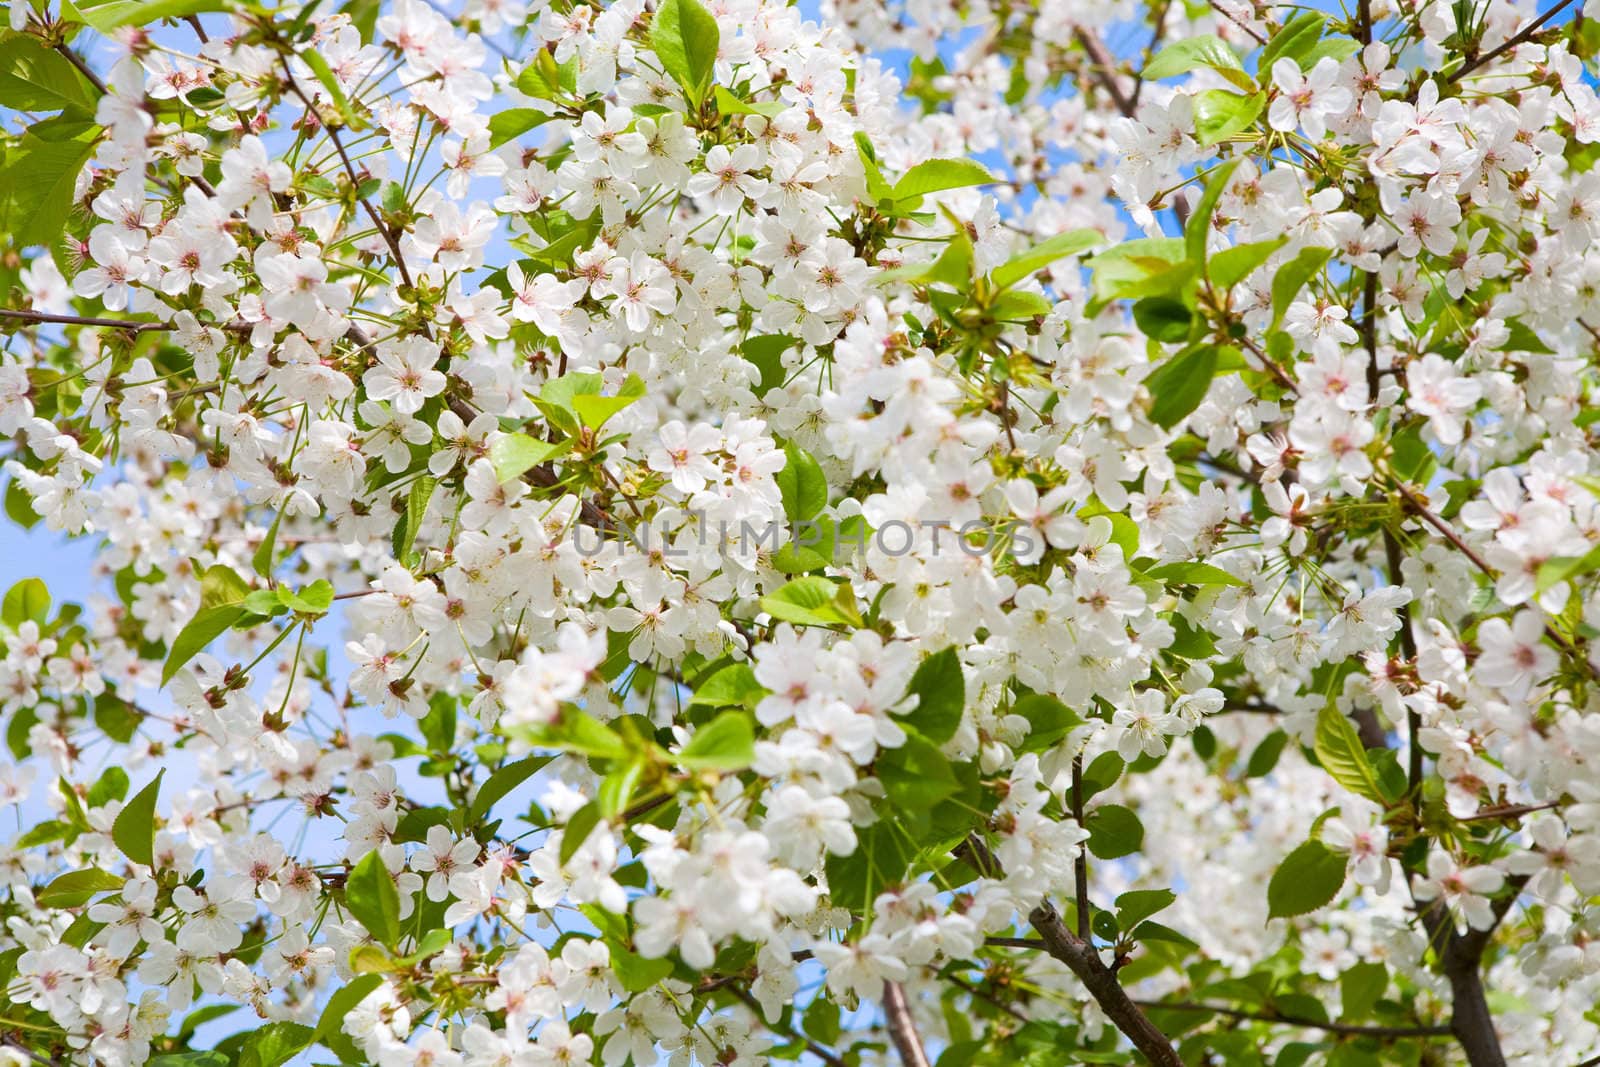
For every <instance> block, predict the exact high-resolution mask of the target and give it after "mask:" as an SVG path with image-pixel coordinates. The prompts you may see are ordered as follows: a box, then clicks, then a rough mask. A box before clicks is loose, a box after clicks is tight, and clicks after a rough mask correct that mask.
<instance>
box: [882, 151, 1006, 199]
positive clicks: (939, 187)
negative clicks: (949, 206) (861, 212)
mask: <svg viewBox="0 0 1600 1067" xmlns="http://www.w3.org/2000/svg"><path fill="white" fill-rule="evenodd" d="M999 180H1000V179H998V178H996V177H995V176H994V175H993V174H990V173H989V171H988V168H986V167H984V166H983V164H981V163H977V162H974V161H973V160H970V159H926V160H923V161H922V162H921V163H918V164H917V165H916V166H914V167H912V168H911V169H910V170H908V171H906V172H905V175H904V176H903V177H902V178H901V179H900V180H899V181H898V182H895V185H894V191H893V192H891V193H890V194H889V197H890V199H891V200H895V201H900V200H911V199H913V198H915V197H920V196H926V195H927V194H928V193H937V192H942V191H944V190H946V189H964V188H966V187H967V186H971V185H989V184H991V183H993V182H997V181H999Z"/></svg>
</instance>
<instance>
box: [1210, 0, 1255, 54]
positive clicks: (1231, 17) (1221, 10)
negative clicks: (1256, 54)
mask: <svg viewBox="0 0 1600 1067" xmlns="http://www.w3.org/2000/svg"><path fill="white" fill-rule="evenodd" d="M1211 10H1213V11H1215V12H1216V13H1217V14H1219V15H1221V16H1222V17H1223V18H1225V19H1227V20H1228V21H1229V22H1231V23H1233V24H1234V25H1235V26H1237V27H1239V28H1240V29H1241V30H1243V31H1244V32H1245V33H1248V34H1249V35H1250V36H1251V37H1252V38H1254V39H1255V42H1256V44H1262V45H1264V44H1266V43H1267V39H1266V38H1265V37H1263V36H1261V35H1260V34H1259V33H1257V32H1256V31H1255V30H1253V29H1251V28H1250V27H1249V26H1248V25H1247V24H1245V23H1243V22H1240V21H1239V16H1238V15H1235V14H1234V13H1233V12H1231V11H1229V10H1228V9H1227V8H1225V7H1223V6H1222V5H1221V4H1219V3H1217V0H1211Z"/></svg>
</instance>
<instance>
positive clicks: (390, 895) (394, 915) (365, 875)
mask: <svg viewBox="0 0 1600 1067" xmlns="http://www.w3.org/2000/svg"><path fill="white" fill-rule="evenodd" d="M344 901H345V906H346V908H348V910H349V912H350V914H351V915H352V916H354V917H355V920H356V921H357V922H359V923H360V924H361V925H362V926H364V927H366V928H367V932H368V933H370V934H372V936H373V937H375V938H377V939H378V941H379V942H381V943H382V944H384V945H385V946H387V947H389V948H391V949H392V948H394V947H395V946H396V945H397V944H398V943H399V941H400V893H399V891H398V890H397V889H395V887H394V879H393V878H391V877H389V868H388V867H386V866H384V863H383V857H381V856H379V855H378V851H377V850H376V849H374V850H373V851H371V852H368V853H367V854H366V855H365V856H362V857H361V861H360V862H359V863H357V864H356V865H355V867H354V868H353V869H352V870H351V871H350V877H349V879H348V880H347V881H346V882H345V887H344Z"/></svg>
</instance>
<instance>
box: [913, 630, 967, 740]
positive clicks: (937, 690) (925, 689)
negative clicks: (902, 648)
mask: <svg viewBox="0 0 1600 1067" xmlns="http://www.w3.org/2000/svg"><path fill="white" fill-rule="evenodd" d="M913 695H914V696H916V698H917V706H916V707H915V708H913V709H912V710H911V711H909V712H907V713H906V714H905V715H903V716H901V717H902V718H903V719H904V720H905V721H906V722H908V723H910V724H911V725H912V726H914V727H916V729H917V731H918V732H919V733H921V734H922V736H924V737H926V738H927V739H928V740H930V741H932V742H933V743H934V744H937V745H942V744H944V743H945V742H946V741H948V740H950V739H951V738H952V737H954V736H955V733H956V731H957V730H958V729H960V728H961V715H962V713H963V711H965V709H966V706H967V683H966V678H965V677H964V676H963V675H962V672H961V659H960V657H959V656H957V655H956V650H955V649H954V648H953V647H952V648H946V649H943V650H941V651H939V652H935V653H934V654H933V655H931V656H929V657H928V658H927V659H925V660H923V661H922V662H921V663H919V664H917V669H916V672H915V673H914V674H912V676H911V684H910V685H909V686H907V687H906V696H913Z"/></svg>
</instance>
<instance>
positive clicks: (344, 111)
mask: <svg viewBox="0 0 1600 1067" xmlns="http://www.w3.org/2000/svg"><path fill="white" fill-rule="evenodd" d="M295 54H296V55H298V56H299V57H300V59H301V60H303V61H304V62H305V64H306V66H308V67H310V68H311V73H313V74H315V75H316V76H317V81H319V82H321V83H322V87H323V88H324V89H326V90H327V91H328V96H329V98H331V99H332V100H333V107H334V110H336V111H338V112H339V117H340V118H341V119H343V120H344V124H345V125H346V126H348V127H350V128H351V129H353V130H359V129H361V128H362V127H363V126H365V125H366V123H364V122H363V121H362V120H361V116H360V115H357V114H356V112H355V109H354V108H352V107H351V106H350V98H349V97H347V96H345V94H344V86H342V85H340V84H339V79H338V77H337V76H335V75H334V73H333V68H332V67H330V66H328V61H327V60H326V59H325V58H323V55H322V53H321V52H319V51H317V50H316V49H315V48H302V49H300V50H299V51H297V52H296V53H295Z"/></svg>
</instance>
